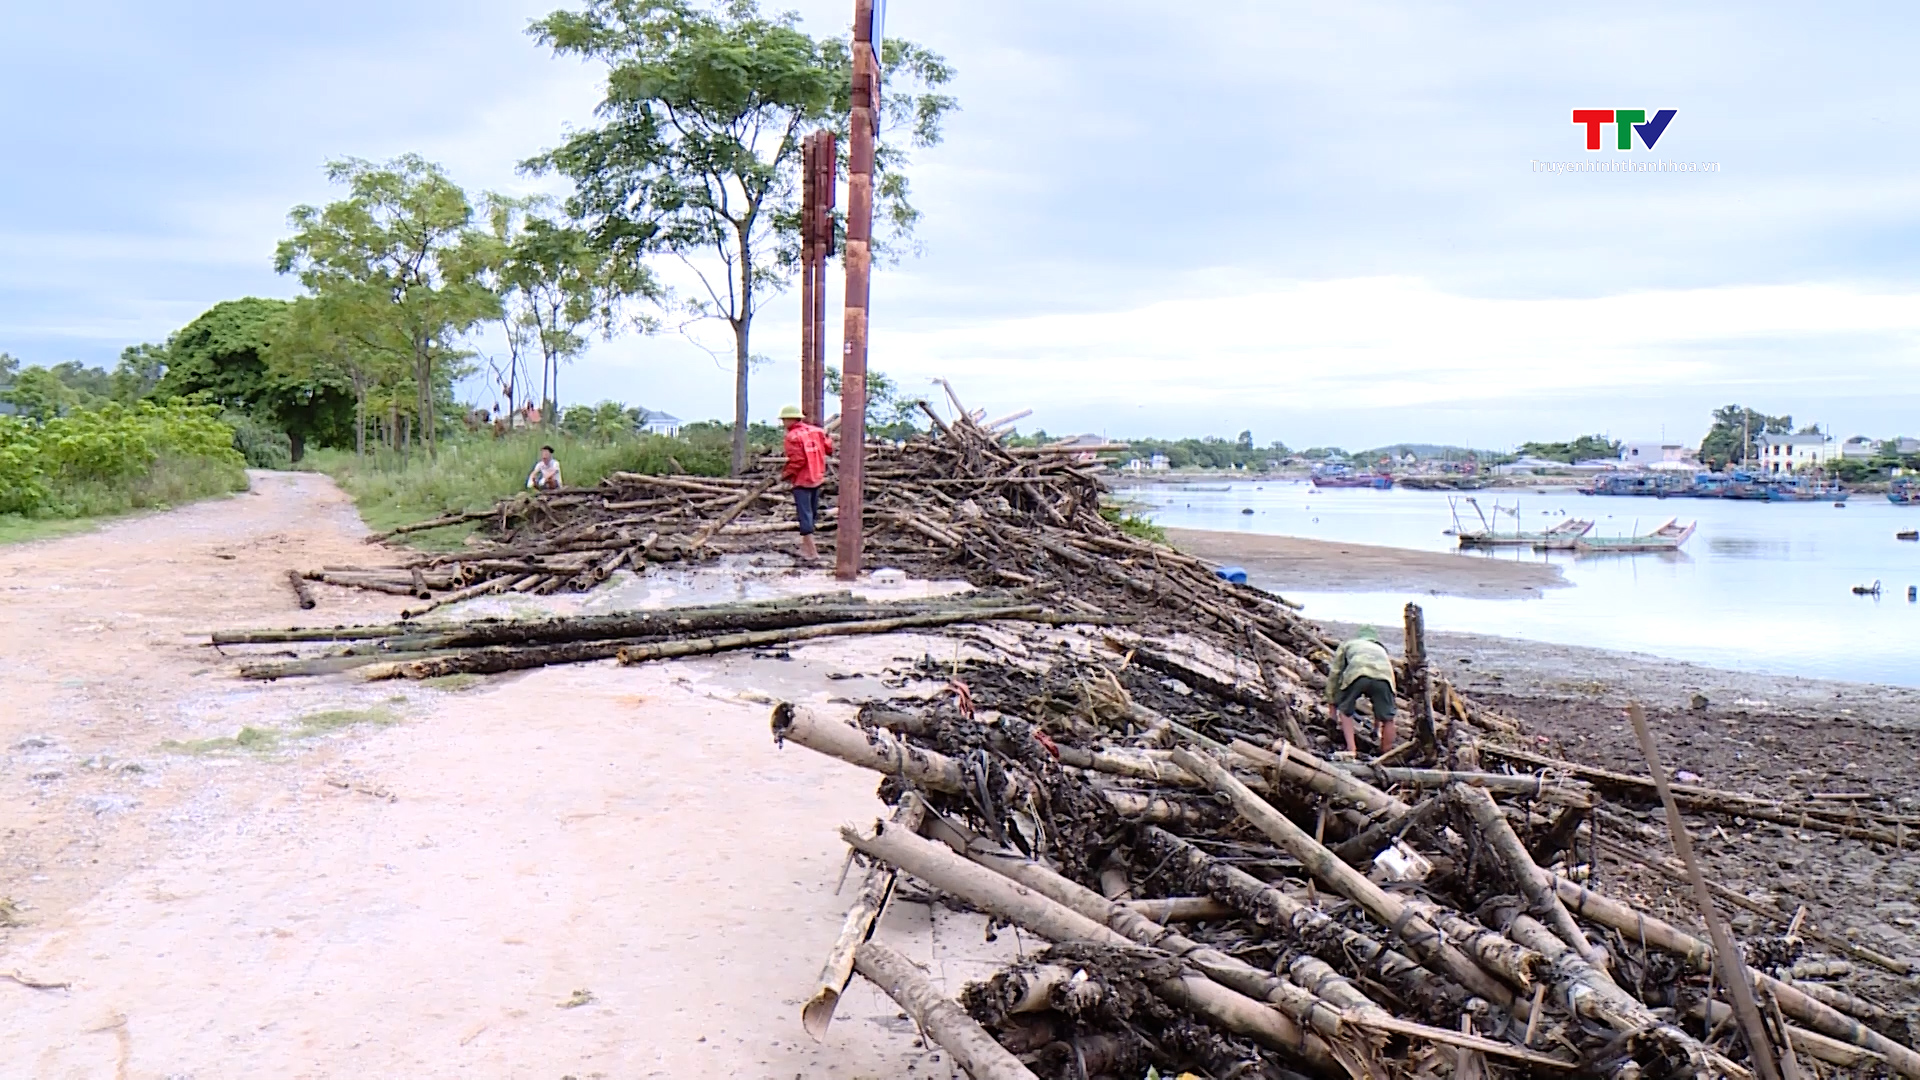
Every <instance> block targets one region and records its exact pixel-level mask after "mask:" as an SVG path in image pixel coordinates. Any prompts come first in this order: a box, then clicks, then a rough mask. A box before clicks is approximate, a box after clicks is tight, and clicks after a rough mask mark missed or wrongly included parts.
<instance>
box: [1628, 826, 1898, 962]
mask: <svg viewBox="0 0 1920 1080" xmlns="http://www.w3.org/2000/svg"><path fill="white" fill-rule="evenodd" d="M1599 812H1600V813H1604V811H1599ZM1608 820H1609V824H1614V821H1615V819H1613V818H1612V817H1611V815H1608ZM1618 820H1619V821H1620V822H1621V823H1624V821H1625V819H1618ZM1615 827H1616V828H1617V827H1618V825H1615ZM1600 850H1602V851H1604V852H1607V853H1609V854H1613V855H1617V856H1619V857H1620V858H1623V859H1626V860H1628V861H1630V862H1635V863H1638V864H1640V865H1641V866H1644V867H1646V868H1647V869H1649V870H1655V871H1658V872H1660V873H1662V874H1665V875H1666V876H1667V877H1669V878H1671V879H1672V880H1674V881H1677V882H1680V883H1681V884H1686V883H1687V869H1686V867H1684V866H1681V865H1680V864H1679V863H1676V862H1674V861H1673V860H1671V859H1664V858H1655V857H1652V856H1649V855H1647V854H1646V853H1644V852H1640V851H1636V850H1634V849H1633V848H1631V847H1629V846H1627V845H1626V844H1623V843H1620V842H1619V841H1616V840H1613V839H1612V838H1610V837H1608V836H1606V835H1605V834H1602V835H1601V836H1600ZM1707 890H1708V891H1709V892H1711V893H1713V895H1714V897H1715V898H1716V899H1718V900H1720V901H1722V902H1724V903H1728V904H1732V905H1733V906H1734V907H1737V908H1740V909H1742V910H1744V911H1750V912H1752V913H1754V914H1755V915H1758V916H1760V917H1761V918H1763V919H1766V920H1769V921H1770V922H1773V923H1775V924H1776V925H1779V926H1786V925H1789V924H1790V923H1791V922H1792V921H1793V919H1792V917H1791V916H1789V915H1786V914H1784V913H1782V912H1780V911H1778V910H1776V909H1774V908H1770V907H1768V906H1767V905H1765V904H1760V903H1756V902H1755V901H1754V900H1753V899H1752V898H1751V897H1749V896H1747V895H1746V894H1744V893H1742V892H1740V891H1739V890H1737V889H1730V888H1728V887H1727V886H1725V885H1722V884H1721V883H1719V882H1717V881H1708V882H1707ZM1798 932H1799V933H1800V935H1801V936H1802V937H1805V938H1808V939H1810V940H1812V941H1817V942H1819V943H1820V944H1821V945H1823V946H1825V947H1826V948H1828V949H1831V950H1833V951H1834V952H1837V953H1843V954H1845V955H1847V956H1851V957H1853V958H1854V959H1856V960H1864V961H1866V962H1867V963H1869V964H1873V965H1874V966H1876V967H1879V968H1883V969H1885V970H1887V971H1891V972H1893V973H1894V974H1896V975H1910V974H1912V973H1913V965H1912V964H1909V963H1907V962H1906V961H1905V960H1901V959H1899V958H1898V957H1893V956H1888V955H1886V954H1885V953H1881V952H1878V951H1876V950H1874V949H1869V948H1867V947H1866V946H1864V945H1857V944H1855V943H1853V942H1851V941H1848V940H1847V939H1846V938H1844V937H1841V936H1840V935H1838V934H1834V933H1829V932H1828V931H1826V930H1823V929H1821V928H1820V927H1817V926H1811V925H1808V924H1807V923H1806V922H1805V921H1804V920H1803V921H1802V922H1801V924H1800V927H1799V931H1798Z"/></svg>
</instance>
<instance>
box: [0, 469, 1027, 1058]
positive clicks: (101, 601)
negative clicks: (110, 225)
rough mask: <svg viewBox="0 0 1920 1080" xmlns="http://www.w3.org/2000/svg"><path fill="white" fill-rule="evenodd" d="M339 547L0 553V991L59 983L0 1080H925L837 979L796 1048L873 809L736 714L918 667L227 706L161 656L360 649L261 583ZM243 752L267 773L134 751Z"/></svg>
mask: <svg viewBox="0 0 1920 1080" xmlns="http://www.w3.org/2000/svg"><path fill="white" fill-rule="evenodd" d="M363 532H364V530H363V529H362V527H361V526H360V524H359V521H358V519H357V516H356V515H355V514H354V513H353V511H352V509H351V507H350V505H348V504H347V503H346V501H345V500H344V499H343V498H342V497H341V496H340V494H339V493H338V492H337V490H335V489H334V488H333V486H332V485H331V483H330V482H329V481H327V480H326V479H325V478H323V477H317V476H311V475H290V474H257V475H256V476H255V483H254V490H253V491H252V492H251V493H249V494H245V495H240V496H237V497H234V498H231V499H225V500H220V501H217V502H210V503H205V504H201V505H198V506H194V507H190V508H187V509H183V510H179V511H175V512H172V513H167V514H162V515H156V516H151V517H146V518H141V519H137V520H130V521H125V522H120V523H117V524H114V525H111V526H109V527H107V528H105V529H102V530H100V531H99V532H97V533H93V534H89V535H86V536H80V537H73V538H67V539H62V540H55V541H48V542H43V543H36V544H29V545H20V546H16V547H11V548H6V549H0V590H4V593H5V597H6V602H5V603H4V605H0V677H3V678H4V682H5V685H6V687H7V691H8V696H9V698H10V701H11V704H10V706H9V707H8V708H6V709H5V710H0V755H4V756H0V844H3V845H4V847H3V848H0V898H4V899H7V900H10V901H11V903H12V906H11V907H0V912H12V913H13V920H14V922H15V924H14V925H12V926H10V927H8V928H6V929H0V974H4V973H9V972H11V973H15V974H17V975H18V976H20V977H21V978H23V979H25V980H27V981H29V982H38V983H43V984H52V983H68V984H70V986H68V987H67V988H65V989H32V988H29V987H27V986H25V985H22V984H21V983H20V982H18V981H15V980H10V979H6V978H0V1046H4V1047H6V1048H7V1050H6V1053H4V1054H0V1077H7V1078H12V1077H106V1076H112V1077H155V1078H158V1077H188V1076H191V1077H195V1078H202V1080H204V1078H209V1077H227V1076H234V1077H238V1076H285V1077H327V1076H341V1077H347V1076H354V1077H358V1076H392V1075H411V1076H454V1075H461V1076H468V1075H484V1076H500V1077H521V1076H525V1077H534V1076H540V1077H559V1076H563V1075H564V1076H576V1077H581V1078H585V1077H602V1076H621V1077H626V1076H669V1075H674V1076H681V1075H685V1076H695V1075H751V1076H788V1075H791V1076H796V1077H798V1076H845V1077H881V1076H906V1075H920V1076H948V1075H951V1074H952V1067H951V1065H950V1064H948V1063H946V1062H944V1061H942V1060H941V1058H942V1055H940V1054H939V1053H937V1052H929V1051H928V1050H926V1049H924V1048H922V1047H920V1046H918V1045H917V1044H916V1041H915V1038H914V1034H913V1031H912V1028H911V1025H909V1024H908V1023H907V1022H905V1021H904V1020H901V1019H899V1017H898V1015H897V1011H896V1010H895V1009H894V1008H893V1006H892V1003H891V1002H888V1001H886V1000H885V999H884V998H883V997H881V996H879V995H878V994H877V992H875V991H873V990H872V989H871V988H870V987H867V986H866V985H865V984H864V983H861V982H860V981H858V980H856V981H855V984H854V986H853V988H852V989H851V990H850V992H849V996H848V998H847V999H846V1000H845V1002H843V1005H842V1008H841V1013H840V1016H841V1019H839V1020H838V1021H837V1022H836V1024H835V1026H834V1028H833V1030H832V1031H831V1032H830V1033H829V1036H828V1040H827V1043H826V1045H825V1046H824V1047H823V1046H819V1045H816V1044H814V1043H812V1042H811V1041H809V1040H807V1039H806V1037H805V1036H804V1034H803V1033H802V1032H801V1030H800V1027H799V1024H798V1019H797V1016H798V1008H799V1003H800V1001H801V1000H802V999H803V998H805V997H806V996H807V995H808V994H809V993H810V992H811V984H812V980H813V978H814V976H815V974H816V973H817V970H818V965H819V963H820V961H821V959H822V957H823V956H824V953H825V950H826V947H827V945H828V944H829V943H830V942H831V941H832V939H833V937H834V934H835V933H836V931H837V929H838V924H839V920H840V916H841V913H842V911H843V910H844V907H845V905H846V903H847V901H848V897H847V896H838V897H836V896H835V895H834V894H833V890H834V887H835V884H836V880H837V879H838V877H839V874H840V870H841V865H842V860H843V858H844V852H845V849H844V847H843V846H842V845H841V844H840V843H839V840H838V838H837V836H836V835H835V833H834V828H835V826H837V825H838V824H840V823H841V822H843V821H853V822H860V821H865V820H870V819H871V818H872V817H873V816H875V814H876V813H877V812H879V810H880V809H881V808H880V805H879V803H878V802H877V801H876V800H875V799H874V797H873V794H872V792H873V789H874V781H873V778H872V776H871V775H869V774H865V773H862V772H859V771H858V770H854V769H852V768H849V767H846V766H843V765H840V764H839V763H836V762H832V761H829V760H827V759H825V758H822V757H819V756H817V755H813V754H811V753H809V752H807V751H804V750H800V749H797V748H789V749H786V750H776V749H775V748H774V747H773V745H772V741H771V739H770V737H769V735H768V728H767V719H768V704H767V703H768V701H769V700H770V699H769V696H768V695H776V696H780V697H786V698H789V699H795V700H807V699H813V700H821V701H824V700H827V699H829V698H833V697H838V696H845V695H850V696H860V695H861V694H863V693H876V692H879V691H880V689H881V688H880V687H879V685H878V684H872V685H862V680H844V679H830V678H829V677H828V676H830V675H838V674H843V673H844V671H845V670H847V669H849V668H858V669H861V670H866V671H874V670H878V669H880V668H882V667H884V666H886V665H887V664H889V663H892V662H894V658H895V657H898V658H899V659H900V660H912V659H916V658H917V657H918V656H919V654H920V651H933V652H935V653H936V654H944V652H950V651H952V650H953V648H954V647H955V646H954V644H953V643H952V642H951V641H948V640H945V639H934V638H912V637H904V636H896V637H889V638H885V639H873V640H868V641H865V642H844V641H843V642H833V643H820V647H809V648H806V649H796V650H793V651H792V652H791V653H790V654H788V655H787V656H786V657H785V658H779V657H776V656H754V655H746V654H736V655H733V656H730V657H727V658H724V659H706V660H698V661H682V662H676V663H672V664H661V665H656V666H652V667H648V668H642V669H633V670H622V669H618V668H615V667H612V666H610V665H588V666H580V667H572V668H554V669H547V670H543V671H538V672H533V673H529V674H526V675H523V676H518V677H509V678H504V679H499V680H491V681H488V682H485V683H479V684H473V685H469V686H468V687H467V688H465V689H453V688H445V687H443V688H435V687H427V686H416V685H398V684H374V685H368V684H362V683H358V682H356V681H355V680H353V679H352V678H350V677H330V678H327V679H310V680H290V681H286V682H282V683H276V684H270V685H258V684H247V683H242V682H239V681H237V680H235V679H233V678H231V676H230V674H229V672H230V670H231V664H230V663H229V662H227V661H226V660H225V659H224V658H221V657H219V656H216V655H214V654H213V653H212V651H211V650H210V649H207V648H206V647H205V646H202V645H197V644H195V643H194V631H204V630H205V629H208V628H210V627H214V626H244V625H291V624H296V623H299V622H302V621H304V622H307V623H332V622H336V621H371V620H374V619H377V618H381V617H384V616H387V615H390V614H392V613H393V612H394V611H395V609H396V608H397V607H398V605H399V604H400V603H401V601H399V600H392V601H389V600H388V598H385V597H378V596H373V595H370V594H349V593H347V592H344V591H342V590H334V589H325V590H323V591H322V594H321V606H320V608H319V609H318V610H317V611H315V612H309V613H305V616H306V617H305V618H304V620H303V619H301V618H300V616H301V614H302V613H300V612H298V611H297V609H295V608H294V607H293V605H292V603H291V597H290V594H289V592H288V590H287V588H286V585H285V582H284V580H283V579H282V575H283V574H284V571H285V570H286V568H288V567H289V566H310V565H313V564H318V563H325V562H346V561H350V560H352V561H364V560H365V559H366V558H367V555H368V549H367V548H366V547H364V546H363V545H361V544H360V543H359V542H358V537H359V536H360V535H362V534H363ZM803 584H805V583H803ZM811 584H812V585H813V586H814V587H817V588H820V589H826V588H830V587H831V585H830V583H829V581H828V579H826V578H825V576H824V575H820V580H819V581H817V582H813V583H811ZM201 640H204V638H202V639H201ZM916 650H919V651H916ZM943 651H944V652H943ZM343 711H344V713H343ZM329 715H330V716H332V718H333V723H334V724H344V725H345V726H337V727H336V726H331V725H329V724H324V723H320V722H319V720H318V719H316V718H320V719H324V718H325V717H327V716H329ZM356 719H357V720H358V721H359V722H353V723H349V722H348V721H352V720H356ZM243 726H252V727H255V728H259V729H270V730H277V731H282V732H284V733H285V737H284V738H282V739H281V740H280V741H279V742H278V743H276V744H274V745H272V746H270V747H266V748H264V749H231V748H229V749H214V750H209V749H207V748H204V747H202V748H200V749H198V750H197V751H196V750H193V749H190V748H187V747H182V746H178V745H176V746H173V747H168V746H166V745H165V744H166V743H167V742H168V741H173V742H175V743H189V742H191V741H192V740H204V739H209V738H215V737H220V736H232V735H233V734H235V732H236V731H238V730H239V729H241V728H242V727H243ZM316 731H317V732H318V733H310V734H305V735H303V734H302V732H316ZM6 921H8V920H6V919H0V922H6ZM883 936H884V937H885V938H887V939H889V940H891V941H893V942H894V943H895V944H896V945H898V946H899V947H902V948H903V949H905V950H906V951H908V953H909V955H912V956H914V957H915V958H916V959H917V960H919V961H920V962H921V963H923V964H926V965H928V966H929V967H930V968H931V969H932V971H933V972H934V974H935V975H936V976H937V977H939V978H940V979H941V980H942V981H943V982H946V983H947V984H949V985H950V986H951V987H954V988H957V987H958V985H959V984H960V983H961V982H963V981H965V980H966V979H968V978H972V977H976V976H979V975H982V974H984V973H985V972H986V971H987V970H988V967H989V965H988V963H987V960H988V959H989V958H991V957H992V956H993V955H995V954H1001V953H1007V952H1010V951H1012V950H1014V949H1017V948H1018V947H1019V946H1020V942H1019V941H1018V937H1017V935H1013V934H1007V933H1002V934H1001V935H999V941H998V943H997V944H995V945H993V946H983V945H982V944H981V941H982V938H983V936H984V927H983V926H982V925H981V922H980V920H979V919H978V917H975V916H961V915H954V914H951V913H949V912H946V911H945V910H944V909H929V908H928V907H926V906H924V905H921V904H917V903H912V902H906V903H899V904H896V905H895V907H894V908H893V909H892V910H891V911H890V913H889V917H888V922H887V925H886V926H885V927H884V928H883Z"/></svg>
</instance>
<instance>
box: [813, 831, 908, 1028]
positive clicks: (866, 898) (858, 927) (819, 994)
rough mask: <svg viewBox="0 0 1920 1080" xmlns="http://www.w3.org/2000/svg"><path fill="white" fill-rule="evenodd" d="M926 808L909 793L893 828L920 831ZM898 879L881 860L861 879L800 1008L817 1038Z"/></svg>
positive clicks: (876, 924)
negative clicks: (822, 964)
mask: <svg viewBox="0 0 1920 1080" xmlns="http://www.w3.org/2000/svg"><path fill="white" fill-rule="evenodd" d="M926 810H927V804H926V802H925V801H924V800H922V799H921V798H920V796H918V795H915V794H912V793H908V795H907V797H906V798H905V799H902V800H901V802H900V805H899V806H897V807H895V808H894V811H893V818H892V825H893V827H894V828H899V829H906V830H908V831H909V832H917V831H918V830H919V828H920V820H921V818H922V817H924V816H925V814H926ZM898 879H899V873H898V871H896V870H894V869H893V868H892V867H888V866H882V865H879V864H875V865H873V866H871V867H869V868H868V869H867V874H866V877H865V879H864V880H862V881H861V883H860V891H859V892H858V893H856V894H855V896H854V900H853V906H852V907H850V908H848V909H847V914H846V918H844V919H842V920H841V922H840V936H839V937H837V938H835V939H834V942H833V947H832V948H830V949H828V950H827V962H826V964H825V966H823V967H822V968H821V969H820V978H819V980H818V981H817V982H816V983H815V985H814V991H813V996H812V997H810V998H808V999H807V1003H806V1004H805V1005H803V1006H801V1008H800V1026H801V1027H802V1028H805V1029H806V1032H807V1034H809V1035H811V1036H813V1040H814V1041H815V1042H825V1041H826V1038H827V1026H828V1025H829V1024H831V1023H833V1013H834V1010H835V1009H837V1008H838V1007H839V1005H840V995H841V994H842V993H843V992H845V990H846V988H847V980H848V979H850V978H852V977H853V966H854V965H853V958H854V951H855V950H856V949H857V948H859V946H860V945H861V943H863V942H865V941H867V940H868V939H869V938H871V937H872V936H873V931H874V928H875V927H878V926H879V925H880V919H881V917H882V916H883V915H884V914H885V913H886V910H887V902H888V901H889V900H891V899H893V887H894V884H895V882H896V881H897V880H898ZM895 1000H899V999H898V998H895Z"/></svg>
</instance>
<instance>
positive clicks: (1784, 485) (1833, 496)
mask: <svg viewBox="0 0 1920 1080" xmlns="http://www.w3.org/2000/svg"><path fill="white" fill-rule="evenodd" d="M1767 498H1768V500H1770V501H1772V502H1833V503H1843V502H1846V501H1847V492H1846V491H1845V490H1844V489H1842V488H1841V487H1840V485H1839V484H1837V483H1828V482H1826V481H1823V480H1814V481H1808V480H1807V479H1806V478H1804V477H1795V478H1793V479H1791V480H1782V481H1780V482H1778V483H1775V484H1771V485H1769V486H1768V488H1767Z"/></svg>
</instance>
